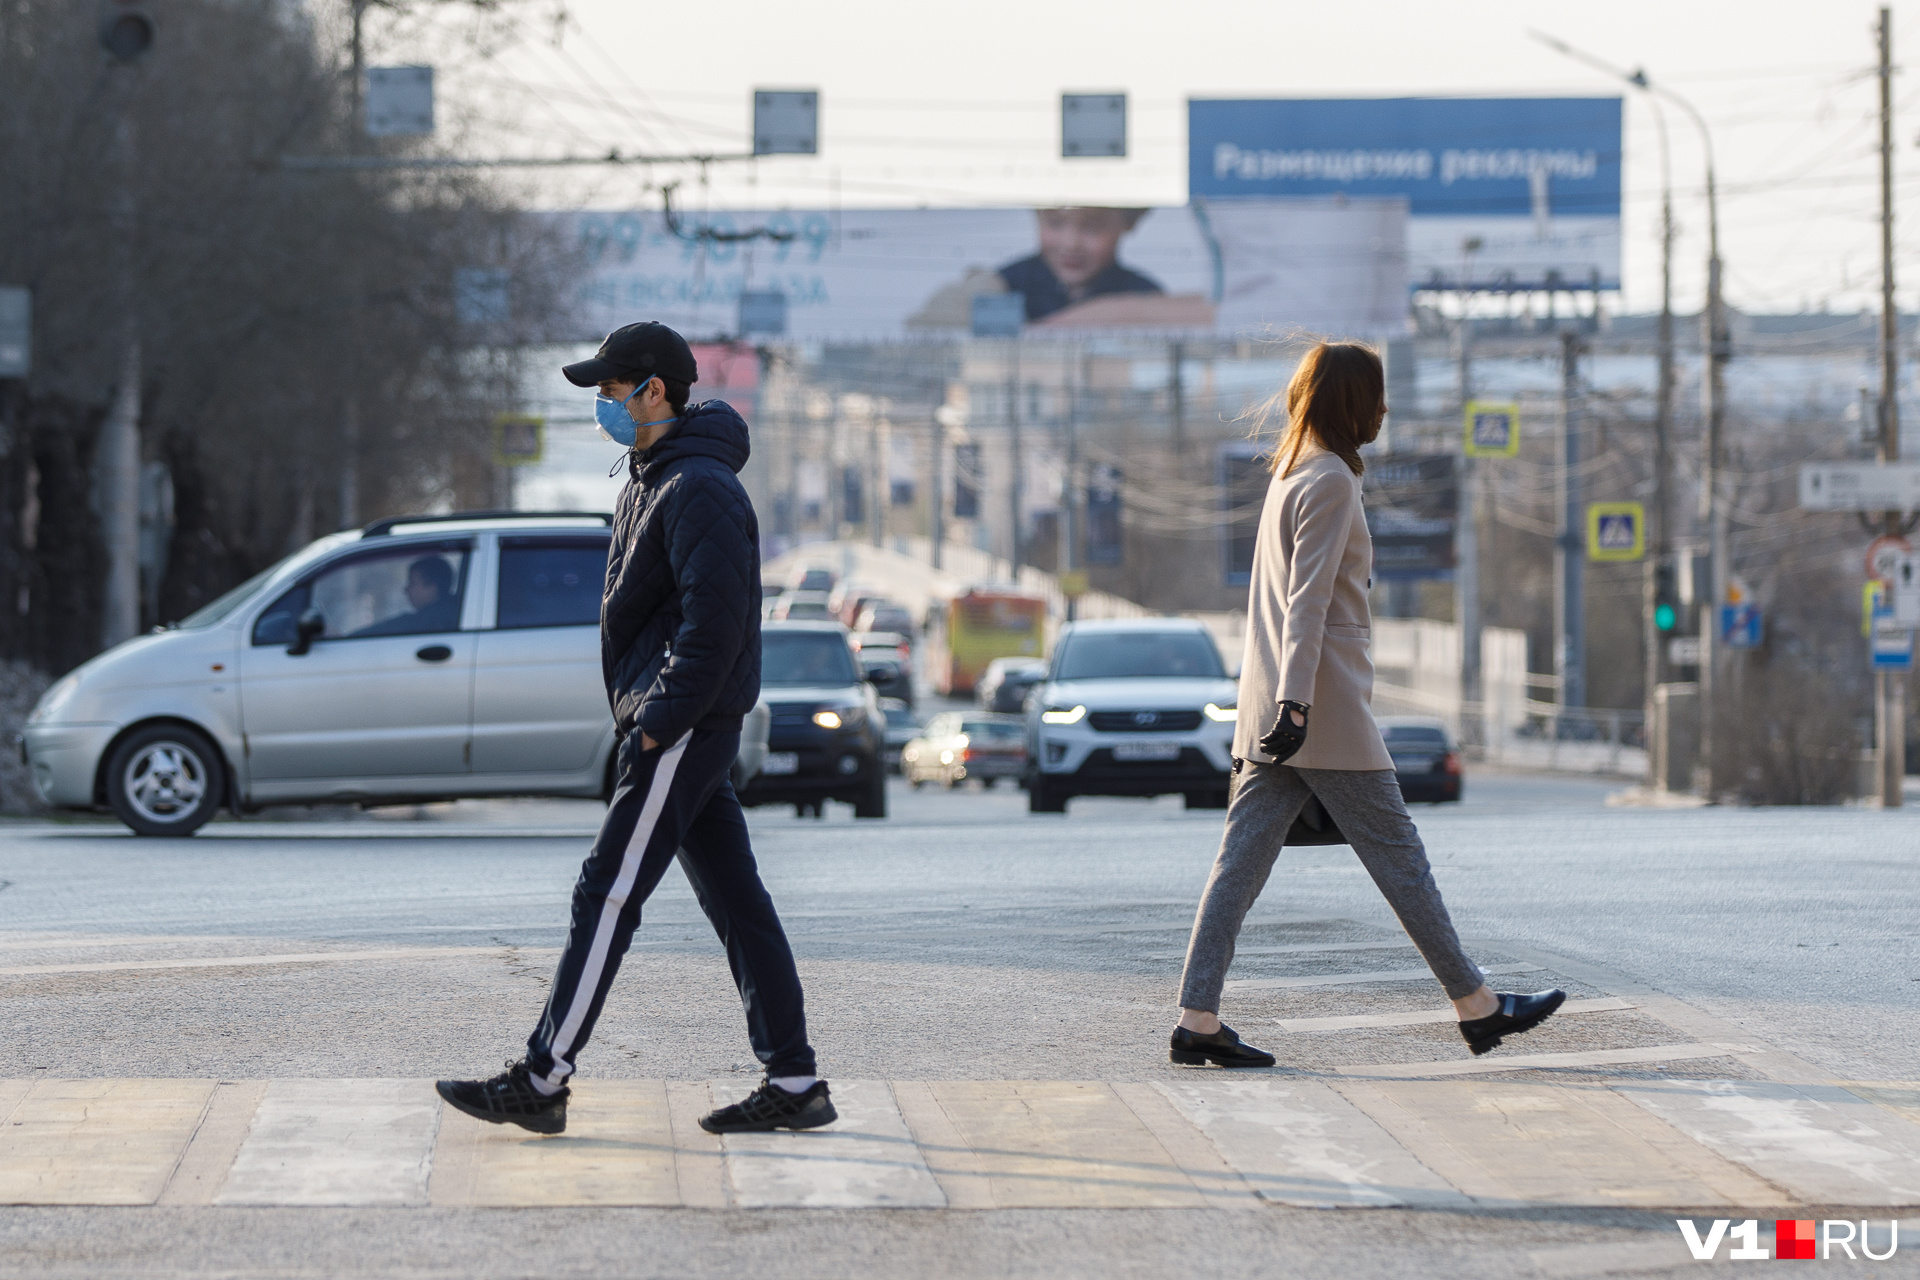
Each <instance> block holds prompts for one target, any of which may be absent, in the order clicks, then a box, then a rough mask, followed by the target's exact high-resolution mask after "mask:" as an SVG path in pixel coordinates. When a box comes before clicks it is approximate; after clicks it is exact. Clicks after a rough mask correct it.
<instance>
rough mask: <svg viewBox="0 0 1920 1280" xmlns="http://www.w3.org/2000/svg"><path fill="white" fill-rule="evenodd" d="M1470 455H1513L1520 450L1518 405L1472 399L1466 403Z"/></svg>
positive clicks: (1467, 438) (1516, 454)
mask: <svg viewBox="0 0 1920 1280" xmlns="http://www.w3.org/2000/svg"><path fill="white" fill-rule="evenodd" d="M1465 427H1466V452H1467V456H1468V457H1469V458H1512V457H1517V456H1518V455H1519V453H1520V406H1519V405H1517V404H1493V403H1489V402H1486V401H1481V400H1475V401H1471V402H1469V403H1468V405H1467V413H1466V424H1465Z"/></svg>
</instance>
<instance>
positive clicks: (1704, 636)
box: [1529, 31, 1732, 799]
mask: <svg viewBox="0 0 1920 1280" xmlns="http://www.w3.org/2000/svg"><path fill="white" fill-rule="evenodd" d="M1529 34H1531V35H1532V36H1533V38H1534V39H1536V40H1538V41H1539V42H1540V43H1542V44H1544V45H1546V46H1547V47H1548V48H1550V49H1553V50H1554V51H1556V52H1558V53H1562V54H1565V55H1566V56H1567V57H1569V58H1572V59H1573V60H1574V61H1576V62H1579V63H1583V64H1585V65H1586V66H1589V67H1592V68H1594V69H1595V70H1596V71H1600V72H1603V73H1604V74H1606V75H1609V76H1612V77H1614V78H1615V79H1617V80H1622V81H1625V82H1626V83H1627V84H1630V85H1632V86H1633V87H1634V88H1636V89H1639V90H1640V91H1641V92H1643V93H1645V94H1647V95H1648V98H1647V101H1648V104H1649V105H1650V106H1652V107H1653V109H1654V120H1655V122H1656V123H1657V124H1658V125H1659V129H1660V165H1661V171H1662V172H1661V183H1662V190H1661V195H1662V202H1661V219H1662V221H1661V245H1662V250H1661V264H1660V272H1661V282H1660V295H1661V296H1660V365H1661V367H1660V393H1659V395H1660V398H1659V410H1658V413H1659V417H1658V421H1657V425H1656V436H1655V444H1654V448H1655V460H1654V486H1655V490H1654V513H1655V514H1654V521H1655V523H1654V545H1655V548H1656V560H1655V566H1657V565H1658V563H1659V562H1660V561H1661V560H1663V559H1664V558H1665V557H1666V556H1667V555H1668V554H1670V549H1671V535H1670V532H1669V521H1668V511H1667V503H1668V493H1667V490H1668V472H1669V470H1670V469H1671V463H1670V459H1669V456H1668V434H1669V431H1670V428H1671V425H1672V396H1673V390H1672V388H1673V171H1672V162H1671V156H1670V155H1669V152H1668V149H1667V122H1666V117H1665V116H1664V115H1663V114H1662V113H1661V111H1660V107H1659V102H1658V100H1657V99H1658V98H1665V99H1667V100H1668V101H1669V102H1672V103H1673V104H1674V105H1676V106H1678V107H1679V108H1680V109H1681V110H1682V111H1684V112H1685V113H1686V115H1687V118H1688V119H1689V120H1691V121H1693V125H1694V128H1695V129H1697V130H1699V133H1700V147H1701V150H1702V151H1704V152H1705V153H1706V160H1707V305H1706V314H1705V316H1704V317H1703V319H1704V321H1705V330H1706V332H1705V338H1706V350H1707V367H1706V376H1705V377H1704V378H1703V379H1702V380H1701V398H1702V405H1701V407H1702V410H1703V414H1704V416H1705V418H1706V420H1707V438H1706V445H1705V451H1704V452H1705V455H1706V456H1705V459H1704V462H1705V466H1704V470H1705V475H1704V477H1703V483H1702V486H1701V494H1700V505H1701V514H1702V515H1703V516H1705V518H1706V522H1707V547H1708V554H1709V561H1710V563H1711V565H1712V572H1711V587H1710V590H1709V593H1708V594H1709V599H1708V601H1707V610H1706V612H1707V616H1706V617H1705V618H1704V619H1703V620H1702V621H1701V625H1700V694H1701V697H1700V750H1701V754H1702V756H1703V757H1704V758H1705V760H1706V765H1707V796H1708V798H1709V799H1711V798H1712V797H1714V796H1715V795H1717V794H1719V790H1720V786H1721V784H1722V783H1723V781H1724V779H1723V778H1721V777H1720V775H1719V773H1718V771H1717V770H1716V769H1715V768H1714V756H1715V747H1716V735H1715V734H1714V725H1713V720H1714V715H1713V710H1714V695H1715V692H1716V685H1718V684H1719V680H1718V679H1717V678H1716V677H1717V674H1718V671H1717V669H1718V667H1719V666H1720V651H1721V649H1722V647H1723V646H1722V645H1721V644H1720V634H1719V631H1720V617H1719V615H1720V600H1721V598H1722V597H1723V596H1724V595H1725V594H1726V584H1727V576H1728V567H1729V566H1728V555H1727V504H1726V501H1725V496H1724V495H1723V493H1722V492H1721V491H1722V489H1723V488H1724V487H1725V486H1724V476H1723V474H1722V473H1723V471H1724V469H1725V463H1724V453H1725V451H1724V445H1723V441H1722V437H1723V435H1724V427H1725V423H1726V404H1727V387H1726V364H1727V361H1728V359H1729V358H1731V356H1732V343H1731V341H1730V339H1729V335H1728V333H1727V312H1726V304H1725V300H1724V298H1723V297H1722V295H1721V288H1720V280H1721V265H1720V198H1719V188H1718V185H1717V184H1716V183H1715V181H1714V164H1713V135H1712V133H1711V132H1710V131H1709V130H1708V129H1707V122H1706V119H1705V117H1703V116H1702V115H1701V114H1700V112H1699V111H1698V110H1696V109H1695V108H1694V105H1693V104H1692V103H1691V102H1688V101H1687V100H1686V99H1685V98H1683V97H1681V96H1680V95H1679V94H1677V93H1675V92H1674V91H1673V90H1671V89H1669V88H1667V87H1666V86H1665V85H1663V84H1655V83H1654V82H1653V81H1652V79H1651V78H1650V77H1649V76H1648V75H1647V73H1646V70H1645V68H1639V69H1636V70H1633V71H1627V70H1624V69H1622V68H1620V67H1616V66H1614V65H1612V64H1611V63H1608V62H1606V61H1604V60H1602V59H1600V58H1596V57H1594V56H1593V55H1592V54H1590V53H1586V52H1584V51H1582V50H1579V49H1576V48H1574V47H1573V46H1572V45H1570V44H1568V43H1566V42H1565V41H1564V40H1558V39H1555V38H1554V37H1552V36H1550V35H1547V34H1545V33H1544V32H1540V31H1534V32H1530V33H1529ZM1656 95H1657V97H1656ZM1656 574H1657V567H1654V568H1652V569H1651V570H1650V572H1649V573H1648V575H1647V586H1646V592H1647V595H1648V599H1649V602H1650V603H1649V607H1648V609H1647V615H1648V619H1649V621H1648V624H1647V625H1648V626H1649V628H1651V630H1650V631H1649V653H1648V656H1647V678H1648V688H1647V699H1648V705H1649V706H1651V705H1652V699H1653V684H1654V683H1655V681H1656V680H1657V677H1658V675H1659V673H1660V670H1661V665H1662V664H1661V659H1660V655H1659V654H1658V652H1657V645H1658V640H1657V635H1658V630H1657V623H1656V622H1655V621H1654V620H1653V616H1654V614H1655V612H1656V610H1657V608H1658V602H1657V600H1656V599H1655V598H1654V597H1655V596H1656V594H1657V590H1658V588H1657V585H1656ZM1657 782H1658V780H1656V783H1657Z"/></svg>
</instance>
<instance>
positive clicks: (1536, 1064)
mask: <svg viewBox="0 0 1920 1280" xmlns="http://www.w3.org/2000/svg"><path fill="white" fill-rule="evenodd" d="M1460 1047H1461V1048H1462V1049H1465V1048H1466V1046H1465V1045H1464V1044H1463V1045H1461V1046H1460ZM1753 1051H1754V1047H1753V1046H1752V1045H1747V1044H1652V1045H1642V1046H1641V1047H1639V1048H1637V1049H1588V1050H1583V1051H1581V1052H1578V1053H1519V1054H1513V1055H1510V1056H1505V1057H1498V1058H1485V1057H1483V1058H1468V1059H1458V1058H1455V1059H1448V1060H1443V1061H1440V1062H1373V1063H1363V1064H1360V1065H1357V1066H1350V1067H1335V1068H1334V1070H1335V1071H1337V1072H1339V1073H1340V1074H1341V1075H1343V1076H1347V1077H1351V1078H1353V1079H1356V1080H1418V1079H1421V1078H1422V1077H1425V1076H1478V1075H1492V1074H1494V1073H1496V1072H1500V1071H1527V1070H1536V1069H1551V1068H1555V1067H1620V1066H1629V1065H1632V1064H1634V1063H1640V1062H1688V1061H1691V1060H1693V1059H1695V1058H1727V1057H1733V1056H1735V1055H1743V1054H1749V1053H1752V1052H1753Z"/></svg>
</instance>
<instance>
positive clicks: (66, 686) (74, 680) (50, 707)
mask: <svg viewBox="0 0 1920 1280" xmlns="http://www.w3.org/2000/svg"><path fill="white" fill-rule="evenodd" d="M79 688H80V677H79V676H78V675H77V674H76V675H67V676H62V677H60V679H58V680H56V681H54V683H53V687H52V688H50V689H48V690H47V691H46V692H45V693H43V694H41V695H40V701H39V702H38V703H36V704H35V705H34V708H33V713H32V714H31V715H29V716H28V717H27V723H28V724H39V723H40V722H41V721H43V720H51V719H53V715H54V713H55V712H56V711H58V710H60V708H61V706H62V705H63V704H64V703H65V702H66V701H67V699H69V698H71V697H72V696H73V695H74V693H75V692H76V691H77V690H78V689H79Z"/></svg>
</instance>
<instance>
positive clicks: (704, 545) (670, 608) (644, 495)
mask: <svg viewBox="0 0 1920 1280" xmlns="http://www.w3.org/2000/svg"><path fill="white" fill-rule="evenodd" d="M749 452H750V450H749V447H748V444H747V424H746V422H745V421H744V420H743V419H742V418H741V417H740V415H739V414H737V413H735V412H734V411H733V408H732V406H730V405H728V404H727V403H725V402H724V401H721V400H709V401H707V402H706V403H705V404H696V405H688V406H687V411H686V412H685V413H684V414H682V415H681V418H680V422H679V425H677V426H676V427H674V428H673V430H672V431H670V432H668V433H667V435H666V437H665V438H664V439H662V440H660V441H659V442H658V443H657V444H655V445H654V446H653V447H652V448H651V449H648V450H647V451H646V452H644V453H640V454H635V455H633V456H632V457H631V458H630V459H629V461H628V464H627V469H628V473H629V476H630V479H629V480H628V482H627V487H626V488H625V489H622V490H621V491H620V501H619V502H618V503H616V504H615V506H614V511H613V545H612V547H611V548H610V549H609V551H608V555H607V587H606V594H605V595H604V596H603V597H602V599H601V602H600V666H601V670H602V672H603V674H604V675H605V676H606V681H607V700H608V701H609V702H611V703H612V704H613V719H614V723H615V724H616V725H618V726H619V731H620V732H621V733H622V734H623V735H624V734H628V733H631V732H633V731H634V730H635V729H639V730H640V731H641V732H643V733H645V734H646V735H647V736H648V737H650V738H652V739H653V740H654V741H655V742H658V743H660V744H662V745H663V746H664V745H668V744H670V743H672V742H674V741H675V740H677V739H678V738H679V737H680V735H681V734H683V733H686V732H687V731H688V730H689V729H694V728H701V729H738V728H739V727H740V719H741V717H742V716H744V715H746V713H747V712H749V711H751V710H753V704H754V702H755V700H756V699H758V698H759V696H760V525H759V522H758V521H757V520H756V519H755V518H754V514H753V504H752V503H751V502H749V501H748V500H747V491H746V490H745V489H744V488H742V487H741V485H740V479H739V477H738V476H737V475H736V474H735V473H736V472H738V471H739V470H740V468H741V467H743V466H745V465H746V462H747V455H748V453H749Z"/></svg>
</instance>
